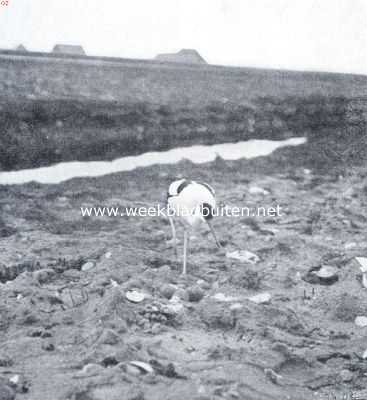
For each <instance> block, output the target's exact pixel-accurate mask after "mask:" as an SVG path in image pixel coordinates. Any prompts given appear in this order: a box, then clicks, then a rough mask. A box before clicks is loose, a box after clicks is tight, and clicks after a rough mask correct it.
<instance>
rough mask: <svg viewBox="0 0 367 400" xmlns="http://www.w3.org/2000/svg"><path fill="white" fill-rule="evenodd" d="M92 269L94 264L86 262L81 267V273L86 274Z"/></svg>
mask: <svg viewBox="0 0 367 400" xmlns="http://www.w3.org/2000/svg"><path fill="white" fill-rule="evenodd" d="M93 268H94V263H93V262H92V261H88V262H86V263H85V264H83V266H82V271H84V272H87V271H89V270H91V269H93Z"/></svg>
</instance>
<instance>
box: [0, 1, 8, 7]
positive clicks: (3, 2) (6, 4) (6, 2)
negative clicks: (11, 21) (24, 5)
mask: <svg viewBox="0 0 367 400" xmlns="http://www.w3.org/2000/svg"><path fill="white" fill-rule="evenodd" d="M0 4H1V5H2V6H8V5H9V0H2V1H1V3H0Z"/></svg>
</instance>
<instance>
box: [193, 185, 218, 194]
mask: <svg viewBox="0 0 367 400" xmlns="http://www.w3.org/2000/svg"><path fill="white" fill-rule="evenodd" d="M197 183H198V184H199V185H202V186H205V187H206V188H207V189H208V190H209V192H210V193H211V194H212V195H213V196H215V192H214V189H213V188H212V187H211V186H210V185H208V184H207V183H204V182H197Z"/></svg>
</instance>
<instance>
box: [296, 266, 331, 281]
mask: <svg viewBox="0 0 367 400" xmlns="http://www.w3.org/2000/svg"><path fill="white" fill-rule="evenodd" d="M302 279H303V280H304V281H306V282H308V283H311V284H319V285H332V284H334V283H335V282H337V281H338V280H339V276H338V269H337V268H335V267H332V266H329V265H323V266H318V267H312V268H311V269H310V270H309V271H308V272H307V273H306V274H305V275H304V276H303V277H302Z"/></svg>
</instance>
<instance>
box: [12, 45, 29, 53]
mask: <svg viewBox="0 0 367 400" xmlns="http://www.w3.org/2000/svg"><path fill="white" fill-rule="evenodd" d="M14 50H15V51H28V50H27V49H26V48H25V47H24V46H23V45H22V44H20V45H19V46H17V47H16V48H15V49H14Z"/></svg>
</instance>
